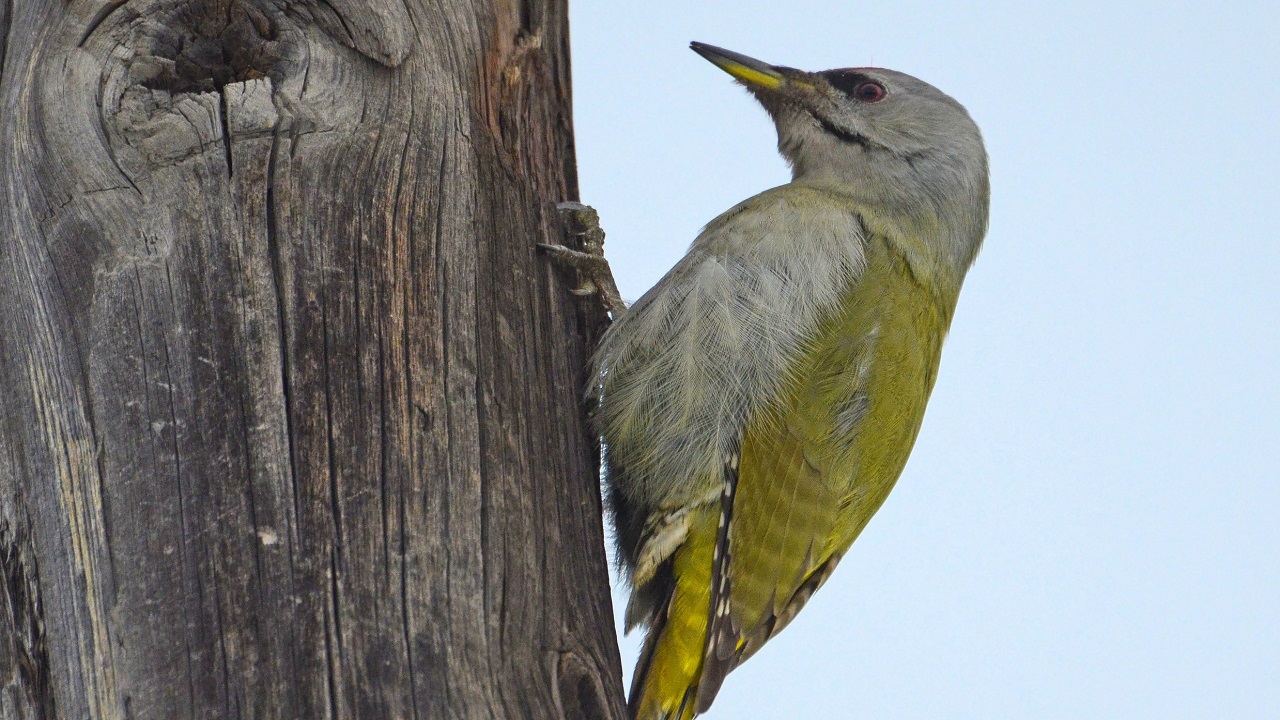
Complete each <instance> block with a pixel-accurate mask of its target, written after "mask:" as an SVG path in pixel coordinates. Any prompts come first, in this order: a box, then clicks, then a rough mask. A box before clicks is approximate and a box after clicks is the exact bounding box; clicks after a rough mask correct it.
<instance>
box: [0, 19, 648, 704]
mask: <svg viewBox="0 0 1280 720" xmlns="http://www.w3.org/2000/svg"><path fill="white" fill-rule="evenodd" d="M567 32H568V30H567V20H566V8H565V3H564V2H563V1H562V0H531V1H528V2H519V3H517V2H498V3H495V4H492V5H491V4H489V3H483V2H479V1H478V0H293V1H291V2H285V1H283V0H276V1H274V2H273V1H272V0H205V1H203V2H199V1H194V0H187V1H185V2H184V1H178V0H124V1H123V2H122V1H119V0H110V1H108V0H93V1H90V0H22V1H21V2H12V1H11V0H0V38H2V40H0V42H3V43H4V44H3V46H2V51H0V57H2V58H3V60H2V64H0V182H2V183H3V205H0V321H2V322H3V332H2V333H0V363H2V364H0V403H3V405H2V406H0V407H2V413H0V422H3V425H2V426H0V717H4V718H126V717H128V718H164V719H166V720H167V719H169V718H214V717H254V718H307V719H309V718H490V717H497V718H554V717H568V718H597V717H599V718H606V717H621V716H622V714H623V709H622V691H621V678H620V668H619V660H618V655H617V648H616V644H615V641H614V637H613V625H612V619H611V610H610V606H609V602H608V576H607V569H606V567H605V559H604V551H603V539H602V529H601V522H600V499H599V488H598V487H597V484H596V480H595V467H596V457H595V451H594V443H593V442H592V439H591V438H590V436H589V434H588V432H587V431H586V429H585V428H584V426H583V423H582V418H581V412H580V410H581V399H580V397H581V394H580V388H581V387H582V383H583V380H584V378H585V372H586V371H585V356H586V352H587V347H588V344H589V340H590V338H591V337H593V335H594V334H595V333H596V332H597V331H598V330H599V327H600V323H601V322H602V317H601V316H600V314H598V313H595V312H594V311H589V310H586V309H575V305H574V304H573V302H572V300H571V299H570V298H569V296H568V294H567V293H566V291H565V289H564V288H563V287H562V285H561V284H560V283H559V282H558V281H557V279H556V277H555V276H554V273H553V271H552V270H551V269H550V268H549V267H548V266H547V264H546V263H545V262H544V261H542V260H541V259H540V258H539V257H538V256H537V255H536V253H535V252H534V244H535V243H536V242H539V241H547V240H548V239H551V240H559V238H560V237H561V235H560V230H559V228H558V225H557V219H556V217H555V214H554V204H555V202H556V201H559V200H564V199H573V198H575V197H576V194H577V187H576V176H575V174H574V173H575V170H574V156H573V145H572V125H571V114H570V104H569V92H570V91H569V64H568V57H569V51H568V35H567Z"/></svg>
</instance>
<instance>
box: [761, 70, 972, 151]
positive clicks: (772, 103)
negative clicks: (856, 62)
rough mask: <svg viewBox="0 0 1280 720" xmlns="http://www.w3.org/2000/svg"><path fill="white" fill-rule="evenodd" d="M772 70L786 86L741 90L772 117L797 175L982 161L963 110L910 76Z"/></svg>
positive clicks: (881, 72)
mask: <svg viewBox="0 0 1280 720" xmlns="http://www.w3.org/2000/svg"><path fill="white" fill-rule="evenodd" d="M774 69H775V70H776V72H777V73H778V74H779V75H780V76H781V77H782V78H784V79H785V80H784V82H782V83H781V84H780V85H778V86H777V87H774V88H767V87H762V86H760V85H753V84H751V83H746V82H744V84H746V85H747V87H748V88H749V89H750V90H751V91H752V93H754V94H755V95H756V97H757V98H759V100H760V102H761V104H762V105H764V106H765V108H766V109H767V110H768V111H769V113H770V115H772V116H773V119H774V122H775V123H776V124H777V126H778V141H779V149H780V150H781V151H782V153H783V155H784V156H785V157H786V158H787V160H788V161H790V162H791V163H792V166H793V167H795V169H796V170H797V175H800V174H805V173H811V172H822V171H823V170H826V171H828V172H834V171H835V170H836V169H835V168H823V167H822V166H823V165H825V164H827V163H840V162H846V163H847V162H855V163H858V162H866V161H871V162H876V161H882V162H883V161H889V160H891V159H893V158H897V159H900V160H904V161H906V160H917V159H919V160H924V159H932V160H935V161H938V160H943V161H945V159H946V158H952V159H954V160H956V161H959V162H964V161H965V160H976V159H977V158H978V157H980V156H983V157H984V156H985V153H984V152H983V150H982V136H981V134H980V133H979V132H978V126H977V125H975V124H974V122H973V120H972V119H971V118H970V117H969V113H968V112H966V111H965V109H964V107H963V106H961V105H960V103H958V102H956V101H955V100H954V99H952V98H951V97H950V96H948V95H946V94H945V93H943V92H942V91H940V90H938V89H937V88H935V87H933V86H932V85H930V84H928V83H926V82H924V81H922V80H919V79H917V78H914V77H912V76H910V75H907V74H905V73H900V72H897V71H894V70H886V69H883V68H844V69H838V70H826V71H824V72H817V73H808V72H804V71H801V70H795V69H792V68H785V67H778V68H774ZM859 155H871V156H873V157H866V158H859V157H858V156H859ZM877 155H883V156H887V157H879V158H877V157H874V156H877Z"/></svg>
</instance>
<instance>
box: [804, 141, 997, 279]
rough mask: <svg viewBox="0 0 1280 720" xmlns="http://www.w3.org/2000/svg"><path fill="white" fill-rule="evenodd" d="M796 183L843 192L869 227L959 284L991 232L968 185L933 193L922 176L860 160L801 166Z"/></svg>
mask: <svg viewBox="0 0 1280 720" xmlns="http://www.w3.org/2000/svg"><path fill="white" fill-rule="evenodd" d="M792 183H793V184H795V185H800V186H804V187H811V188H816V189H821V190H824V191H827V192H830V193H834V194H836V195H839V196H842V197H843V198H844V202H846V203H847V204H848V205H849V207H850V208H851V209H852V210H853V211H854V212H856V213H857V214H858V216H859V218H860V219H861V220H862V223H863V225H864V227H865V229H866V230H867V232H868V233H872V234H876V235H884V236H885V237H886V238H888V239H889V241H890V242H892V243H893V244H894V245H895V246H897V247H898V249H899V250H900V252H902V254H903V256H904V257H906V258H907V259H908V261H909V262H910V263H911V265H912V268H913V270H914V271H915V272H917V273H921V274H925V275H929V276H931V277H932V276H937V279H938V280H946V281H954V282H955V284H956V285H957V288H958V285H959V282H960V280H962V279H963V278H964V275H965V273H966V272H967V271H968V269H969V266H970V265H971V264H972V262H973V259H974V257H975V256H976V255H977V252H978V248H979V246H980V244H981V239H982V236H983V235H984V234H985V232H986V215H985V213H983V214H982V215H981V216H977V215H975V214H974V212H973V210H972V208H974V207H977V206H978V205H979V203H977V202H975V201H974V199H973V198H972V197H971V191H970V189H967V188H966V189H962V191H959V192H948V191H946V190H943V191H938V190H937V189H936V188H934V189H933V191H932V192H931V191H930V189H929V188H928V186H927V185H924V184H922V183H920V182H919V180H918V179H915V178H905V177H892V178H891V177H884V176H883V175H880V174H877V173H876V172H873V171H870V170H868V169H867V168H866V167H865V166H862V167H860V166H857V165H850V166H842V167H840V168H838V169H837V170H834V171H833V170H832V169H829V168H824V169H822V170H817V171H815V170H809V169H806V168H803V167H800V166H797V167H796V168H795V177H794V179H793V180H792ZM943 184H944V185H945V183H943ZM981 206H982V207H985V201H983V202H982V203H981ZM948 284H950V283H948Z"/></svg>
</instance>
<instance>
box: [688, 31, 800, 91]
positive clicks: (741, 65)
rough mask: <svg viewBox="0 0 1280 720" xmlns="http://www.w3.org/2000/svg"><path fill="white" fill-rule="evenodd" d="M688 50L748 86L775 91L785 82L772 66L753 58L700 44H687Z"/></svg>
mask: <svg viewBox="0 0 1280 720" xmlns="http://www.w3.org/2000/svg"><path fill="white" fill-rule="evenodd" d="M689 48H690V49H692V50H693V51H694V52H696V53H698V54H699V55H701V56H702V57H704V58H706V59H707V60H709V61H711V62H712V63H713V64H714V65H715V66H716V67H718V68H720V69H721V70H723V71H725V72H727V73H729V74H730V75H732V76H734V77H735V78H737V79H738V80H741V81H742V82H744V83H746V84H748V85H754V86H756V87H761V88H765V89H766V90H776V89H778V88H780V87H782V84H783V83H784V82H786V79H787V78H786V76H784V75H783V74H782V73H780V72H778V71H777V70H776V69H774V67H773V66H772V65H769V64H767V63H763V62H760V61H759V60H756V59H755V58H750V57H747V56H746V55H742V54H740V53H736V52H733V51H731V50H725V49H723V48H718V47H716V46H714V45H707V44H706V43H700V42H693V43H689Z"/></svg>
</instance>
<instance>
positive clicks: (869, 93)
mask: <svg viewBox="0 0 1280 720" xmlns="http://www.w3.org/2000/svg"><path fill="white" fill-rule="evenodd" d="M886 94H887V92H886V91H885V89H884V86H883V85H881V84H880V83H878V82H870V81H868V82H864V83H862V84H861V85H859V86H858V87H857V89H856V90H854V91H853V96H854V97H856V98H858V99H859V100H861V101H862V102H869V103H873V102H880V101H881V100H883V99H884V96H885V95H886Z"/></svg>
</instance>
